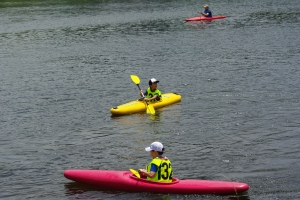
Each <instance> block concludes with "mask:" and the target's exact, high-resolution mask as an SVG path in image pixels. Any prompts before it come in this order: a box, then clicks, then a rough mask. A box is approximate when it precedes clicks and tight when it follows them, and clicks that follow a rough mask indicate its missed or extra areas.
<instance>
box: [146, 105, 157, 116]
mask: <svg viewBox="0 0 300 200" xmlns="http://www.w3.org/2000/svg"><path fill="white" fill-rule="evenodd" d="M147 114H151V115H154V114H155V110H154V108H153V106H152V105H149V104H148V106H147Z"/></svg>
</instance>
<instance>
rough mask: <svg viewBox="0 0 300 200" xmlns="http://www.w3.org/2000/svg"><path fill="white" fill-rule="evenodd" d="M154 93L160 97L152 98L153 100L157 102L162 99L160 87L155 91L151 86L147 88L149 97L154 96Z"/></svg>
mask: <svg viewBox="0 0 300 200" xmlns="http://www.w3.org/2000/svg"><path fill="white" fill-rule="evenodd" d="M154 95H157V97H158V98H156V99H154V100H151V102H156V101H161V100H162V96H161V91H160V90H159V89H156V90H154V91H153V92H152V91H151V89H150V87H149V88H148V89H147V96H146V97H147V98H152V97H154Z"/></svg>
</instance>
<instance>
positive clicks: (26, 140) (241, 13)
mask: <svg viewBox="0 0 300 200" xmlns="http://www.w3.org/2000/svg"><path fill="white" fill-rule="evenodd" d="M206 3H209V4H210V8H211V10H212V11H213V14H214V15H226V16H227V18H226V19H222V20H216V21H213V22H211V23H204V22H194V23H186V22H185V20H184V19H185V18H187V17H193V16H196V15H197V12H198V11H199V10H202V9H203V8H202V6H203V4H206ZM0 21H1V23H0V44H1V45H0V60H1V62H0V69H1V73H0V101H1V106H0V108H1V115H0V124H1V126H0V134H1V140H0V146H1V149H0V182H1V193H0V198H1V199H147V200H154V199H155V200H157V199H209V200H210V199H247V200H248V199H299V197H300V189H299V188H300V181H299V179H300V173H299V169H300V161H299V159H300V134H299V133H300V102H299V99H300V88H299V85H300V78H299V77H300V71H299V66H300V48H299V46H300V37H299V36H300V35H299V33H300V6H299V1H298V0H290V1H287V0H251V1H239V0H235V1H230V0H227V1H220V0H216V1H213V2H210V1H209V2H205V1H196V0H189V1H178V0H159V1H158V0H153V1H147V0H141V1H140V0H139V1H137V0H125V1H123V0H102V1H101V0H77V1H70V0H60V1H58V0H53V1H42V0H31V1H29V0H27V1H26V0H23V1H22V0H2V1H1V2H0ZM130 74H136V75H138V76H139V77H140V79H141V84H140V85H141V87H142V88H143V89H146V87H147V82H148V80H149V79H150V78H152V77H155V78H157V79H158V80H160V82H159V88H160V89H161V90H162V92H163V93H164V92H177V93H180V94H181V95H182V101H181V102H180V103H177V104H175V105H172V106H168V107H165V108H163V109H160V110H157V114H156V115H155V116H148V115H147V114H145V113H141V114H134V115H129V116H123V117H112V116H111V114H110V112H109V109H110V108H111V107H114V106H116V105H119V104H121V103H124V102H127V101H130V100H133V99H136V98H138V96H139V95H138V88H137V87H136V86H135V85H134V84H133V83H132V81H131V79H130ZM156 140H158V141H161V142H162V143H163V144H164V146H165V148H166V153H165V155H166V156H168V157H169V158H170V159H171V161H172V164H173V170H174V176H176V177H178V178H181V179H190V178H193V179H214V180H227V181H239V182H245V183H248V184H249V185H250V189H249V191H248V192H246V193H244V194H241V195H239V196H236V195H231V196H211V195H161V194H151V193H127V192H121V191H120V192H119V191H114V192H112V191H103V190H101V189H99V188H94V187H90V186H86V185H83V184H78V183H74V182H72V181H70V180H68V179H65V178H64V176H63V172H64V170H66V169H73V168H78V169H112V170H127V169H129V168H136V169H137V168H142V167H144V166H145V165H146V164H148V162H149V161H150V157H149V155H148V153H147V152H145V151H144V148H145V147H147V146H149V144H150V143H151V142H153V141H156Z"/></svg>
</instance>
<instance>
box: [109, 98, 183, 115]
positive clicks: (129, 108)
mask: <svg viewBox="0 0 300 200" xmlns="http://www.w3.org/2000/svg"><path fill="white" fill-rule="evenodd" d="M179 101H181V96H180V95H179V94H177V93H166V94H162V100H161V101H158V102H148V104H149V105H152V106H153V107H154V108H161V107H164V106H167V105H170V104H173V103H177V102H179ZM146 109H147V105H146V103H145V101H142V100H139V99H138V100H134V101H130V102H128V103H124V104H121V105H119V106H116V107H113V108H111V109H110V112H111V113H112V115H129V114H133V113H139V112H145V111H146Z"/></svg>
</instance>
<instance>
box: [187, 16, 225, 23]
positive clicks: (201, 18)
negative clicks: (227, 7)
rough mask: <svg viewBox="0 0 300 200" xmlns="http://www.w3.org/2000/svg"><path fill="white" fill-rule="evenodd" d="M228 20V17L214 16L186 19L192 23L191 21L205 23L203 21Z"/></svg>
mask: <svg viewBox="0 0 300 200" xmlns="http://www.w3.org/2000/svg"><path fill="white" fill-rule="evenodd" d="M223 18H226V16H212V17H204V16H200V17H192V18H186V19H185V21H187V22H190V21H203V20H215V19H223Z"/></svg>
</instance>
